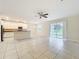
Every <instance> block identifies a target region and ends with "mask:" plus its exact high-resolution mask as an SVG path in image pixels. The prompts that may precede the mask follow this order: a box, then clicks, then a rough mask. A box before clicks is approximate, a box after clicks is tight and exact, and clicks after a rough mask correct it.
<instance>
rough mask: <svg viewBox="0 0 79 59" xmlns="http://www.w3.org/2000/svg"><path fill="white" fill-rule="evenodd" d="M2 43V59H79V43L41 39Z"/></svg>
mask: <svg viewBox="0 0 79 59" xmlns="http://www.w3.org/2000/svg"><path fill="white" fill-rule="evenodd" d="M4 39H6V40H5V41H4V42H2V43H0V59H79V51H78V49H79V43H77V42H71V41H66V40H64V41H63V40H62V39H52V38H48V37H40V38H33V39H24V40H19V41H18V40H14V39H13V38H11V37H10V38H4Z"/></svg>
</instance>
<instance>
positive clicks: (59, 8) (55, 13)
mask: <svg viewBox="0 0 79 59" xmlns="http://www.w3.org/2000/svg"><path fill="white" fill-rule="evenodd" d="M39 10H46V11H47V12H48V13H49V15H48V19H44V18H43V19H39V17H38V16H37V12H38V11H39ZM74 14H79V0H63V1H62V2H61V0H0V15H6V16H9V17H15V18H16V17H18V18H19V17H20V18H23V19H25V20H27V21H34V22H36V21H39V20H45V21H46V20H53V19H56V18H61V17H66V16H71V15H74Z"/></svg>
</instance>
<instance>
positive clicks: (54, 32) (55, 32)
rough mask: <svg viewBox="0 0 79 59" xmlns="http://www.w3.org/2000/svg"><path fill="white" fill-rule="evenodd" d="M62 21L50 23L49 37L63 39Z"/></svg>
mask: <svg viewBox="0 0 79 59" xmlns="http://www.w3.org/2000/svg"><path fill="white" fill-rule="evenodd" d="M63 33H64V25H63V22H59V23H54V24H51V25H50V37H51V38H53V39H63V36H64V34H63Z"/></svg>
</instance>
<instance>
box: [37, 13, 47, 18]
mask: <svg viewBox="0 0 79 59" xmlns="http://www.w3.org/2000/svg"><path fill="white" fill-rule="evenodd" d="M37 14H38V15H39V16H40V19H41V18H42V17H43V18H48V13H44V12H38V13H37Z"/></svg>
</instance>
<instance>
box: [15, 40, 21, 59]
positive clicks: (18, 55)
mask: <svg viewBox="0 0 79 59" xmlns="http://www.w3.org/2000/svg"><path fill="white" fill-rule="evenodd" d="M14 45H15V50H16V53H17V57H18V59H20V57H19V54H18V50H17V47H16V43H15V40H14Z"/></svg>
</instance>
